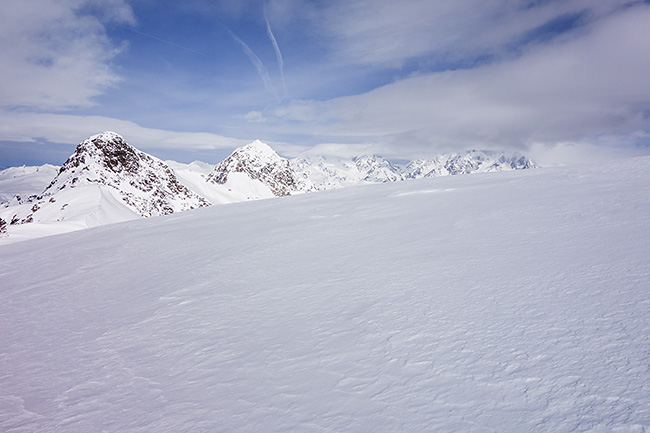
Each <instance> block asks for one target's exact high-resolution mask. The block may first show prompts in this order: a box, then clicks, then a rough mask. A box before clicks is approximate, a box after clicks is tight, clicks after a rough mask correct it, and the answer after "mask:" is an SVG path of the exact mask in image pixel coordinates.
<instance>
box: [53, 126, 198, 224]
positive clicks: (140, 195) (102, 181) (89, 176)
mask: <svg viewBox="0 0 650 433" xmlns="http://www.w3.org/2000/svg"><path fill="white" fill-rule="evenodd" d="M82 185H99V186H102V187H106V188H109V189H110V190H112V191H113V193H115V194H116V195H118V196H119V198H121V199H122V201H123V202H124V203H125V204H126V205H127V206H128V207H130V208H131V209H132V210H134V211H135V212H136V213H138V214H139V215H141V216H154V215H164V214H170V213H173V212H176V211H181V210H187V209H194V208H197V207H203V206H208V205H209V204H210V203H209V202H208V201H207V200H205V199H204V198H202V197H200V196H198V195H197V194H196V193H194V192H192V191H190V190H189V189H188V188H187V187H186V186H184V185H183V184H181V183H180V182H179V181H178V179H177V177H176V174H175V173H174V171H173V170H172V169H171V167H169V166H168V165H167V164H165V163H164V162H162V161H161V160H159V159H157V158H154V157H153V156H151V155H148V154H146V153H144V152H142V151H140V150H138V149H136V148H134V147H133V146H131V145H129V144H128V143H127V142H126V141H124V139H123V138H122V137H121V136H120V135H119V134H116V133H114V132H103V133H101V134H98V135H94V136H92V137H89V138H87V139H86V140H84V141H82V142H81V143H79V145H78V146H77V148H76V150H75V152H74V153H73V154H72V155H71V156H70V157H69V158H68V159H67V161H66V162H65V163H64V164H63V166H62V167H61V169H60V170H59V173H58V175H57V176H56V177H55V178H54V180H53V181H52V182H51V183H50V185H49V186H48V187H47V188H46V189H45V191H44V193H43V195H52V194H55V193H56V192H57V191H61V190H63V189H65V188H75V187H78V186H82Z"/></svg>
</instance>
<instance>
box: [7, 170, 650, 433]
mask: <svg viewBox="0 0 650 433" xmlns="http://www.w3.org/2000/svg"><path fill="white" fill-rule="evenodd" d="M649 166H650V159H648V158H639V159H633V160H622V161H616V162H612V163H608V164H603V165H594V166H576V167H569V168H556V169H539V170H525V171H515V172H503V173H486V174H477V175H474V176H447V177H439V178H431V179H421V180H414V181H411V182H398V183H385V184H380V185H369V186H366V187H363V188H347V189H342V190H335V191H325V192H322V193H319V194H307V195H299V196H292V197H287V198H285V199H282V200H263V201H257V202H247V203H239V204H233V205H229V206H212V207H209V208H203V209H196V210H193V211H191V212H184V213H179V214H174V215H168V216H164V217H160V218H154V219H146V220H145V219H141V220H136V221H129V222H126V223H120V224H114V225H110V226H103V227H97V228H94V229H90V230H84V231H78V232H73V233H67V234H65V235H60V236H53V237H47V238H40V239H35V240H31V241H25V242H20V243H15V244H11V245H4V246H0V278H1V279H2V280H1V281H2V284H0V296H1V297H2V302H1V303H0V329H2V332H0V353H1V355H0V371H2V374H1V375H0V390H1V392H0V431H3V432H9V433H16V432H35V431H37V432H89V431H103V432H125V431H128V432H153V431H155V432H200V431H205V432H208V431H209V432H260V431H263V432H396V431H403V432H418V433H419V432H425V431H426V432H429V431H439V432H517V433H520V432H540V431H549V432H550V431H552V432H586V431H593V432H647V431H649V430H650V364H649V363H648V359H650V292H649V291H648V288H649V287H650V274H649V269H650V266H649V259H648V258H649V257H650V225H649V224H648V215H650V194H648V188H649V186H650V179H649V175H648V173H649V171H648V167H649Z"/></svg>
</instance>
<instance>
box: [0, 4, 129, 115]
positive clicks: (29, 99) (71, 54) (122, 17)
mask: <svg viewBox="0 0 650 433" xmlns="http://www.w3.org/2000/svg"><path fill="white" fill-rule="evenodd" d="M89 11H94V12H96V14H93V15H91V14H90V13H89ZM98 17H99V18H98ZM100 20H107V21H111V22H118V23H123V24H132V23H134V17H133V14H132V11H131V9H130V7H129V6H128V5H126V4H125V3H124V2H123V1H122V0H113V1H110V2H106V3H100V2H98V1H96V0H95V1H73V0H59V1H56V2H52V1H49V0H33V1H29V2H13V1H7V2H1V3H0V53H1V54H0V55H1V56H2V61H0V83H2V84H0V101H2V105H3V106H5V107H10V106H13V107H27V108H33V109H41V110H62V109H67V108H70V107H80V106H89V105H92V104H93V98H95V97H96V96H98V95H100V94H102V93H103V92H104V91H105V90H106V89H107V88H110V87H111V86H114V85H116V83H118V82H119V81H120V77H119V76H118V75H117V74H116V73H115V72H114V71H113V70H112V69H111V67H110V63H111V60H112V59H113V58H114V57H115V56H116V55H117V54H118V53H119V52H120V49H121V48H120V47H117V46H115V45H114V44H113V43H112V42H111V41H110V40H109V39H108V37H107V36H106V33H105V29H104V24H103V23H102V21H100Z"/></svg>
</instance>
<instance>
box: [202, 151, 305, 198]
mask: <svg viewBox="0 0 650 433" xmlns="http://www.w3.org/2000/svg"><path fill="white" fill-rule="evenodd" d="M234 173H242V174H244V175H246V176H247V177H248V178H250V179H252V180H257V181H259V182H261V183H262V184H263V185H265V186H266V187H268V188H269V189H270V191H271V192H272V193H273V195H275V196H278V197H279V196H285V195H291V194H294V193H297V192H307V191H311V190H313V189H314V187H313V185H312V183H311V182H310V180H309V178H308V177H307V175H305V174H303V173H296V171H295V170H294V169H293V168H292V167H291V165H290V164H289V160H287V159H285V158H282V157H280V156H279V155H278V154H277V153H275V151H274V150H273V149H271V148H270V147H269V146H268V145H267V144H265V143H262V142H261V141H259V140H255V141H254V142H252V143H250V144H247V145H246V146H243V147H240V148H238V149H235V151H234V152H233V153H231V154H230V156H228V157H227V158H226V159H225V160H223V161H222V162H220V163H219V164H217V166H216V167H215V168H214V170H213V171H212V173H210V175H209V176H208V179H207V180H208V182H211V183H215V184H225V183H227V182H228V180H229V178H230V177H232V176H233V174H234Z"/></svg>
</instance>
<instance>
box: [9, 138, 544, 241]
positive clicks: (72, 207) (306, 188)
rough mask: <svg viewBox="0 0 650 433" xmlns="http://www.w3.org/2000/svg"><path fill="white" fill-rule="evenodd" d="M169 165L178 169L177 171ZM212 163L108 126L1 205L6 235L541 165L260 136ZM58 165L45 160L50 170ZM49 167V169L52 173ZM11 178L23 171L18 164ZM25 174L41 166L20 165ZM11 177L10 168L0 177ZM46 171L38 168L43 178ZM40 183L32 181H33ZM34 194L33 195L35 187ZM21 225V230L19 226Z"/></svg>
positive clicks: (484, 154) (500, 155) (492, 155)
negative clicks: (301, 149) (174, 157)
mask: <svg viewBox="0 0 650 433" xmlns="http://www.w3.org/2000/svg"><path fill="white" fill-rule="evenodd" d="M172 166H174V167H176V168H175V169H174V168H172ZM209 166H210V165H208V164H205V163H201V162H198V161H195V162H194V163H192V164H181V163H176V162H173V161H170V162H169V163H166V162H163V161H161V160H159V159H158V158H155V157H153V156H151V155H149V154H147V153H145V152H142V151H140V150H138V149H136V148H135V147H133V146H131V145H129V144H128V143H127V142H126V141H125V140H124V139H123V137H122V136H120V135H119V134H117V133H115V132H110V131H106V132H103V133H101V134H97V135H94V136H91V137H89V138H87V139H86V140H84V141H82V142H81V143H79V145H78V146H77V148H76V149H75V152H74V153H73V154H72V155H71V156H70V157H69V158H68V159H67V160H66V162H65V163H64V164H63V165H62V166H61V167H60V168H59V169H58V171H57V174H56V176H55V177H54V179H52V180H51V181H50V182H49V184H48V185H47V186H46V187H45V188H44V189H43V190H41V191H39V192H34V190H31V191H29V192H30V193H29V194H27V195H25V192H26V191H28V190H26V189H24V190H21V191H23V192H21V193H22V194H23V195H21V196H18V195H16V196H14V197H13V198H12V199H11V200H9V201H5V202H4V203H3V204H2V205H1V206H2V207H0V219H1V220H2V221H4V224H1V222H0V225H2V227H1V228H0V231H2V233H0V234H4V236H5V237H6V235H7V233H10V232H13V231H15V230H16V229H14V227H15V226H20V225H24V224H28V223H47V224H50V223H59V224H60V223H62V222H64V221H65V222H66V223H68V226H67V227H68V228H67V229H64V228H63V226H61V227H60V228H59V229H60V230H64V231H65V230H72V229H74V230H76V229H79V228H87V227H94V226H97V225H103V224H108V223H112V222H119V221H124V220H127V219H133V218H138V217H152V216H159V215H167V214H171V213H174V212H182V211H185V210H190V209H195V208H199V207H206V206H210V205H213V204H225V203H233V202H240V201H246V200H257V199H264V198H272V197H283V196H289V195H295V194H302V193H307V192H314V191H319V190H327V189H335V188H343V187H348V186H354V185H363V184H372V183H387V182H399V181H404V180H411V179H420V178H425V177H436V176H447V175H459V174H469V173H478V172H490V171H503V170H519V169H527V168H533V167H536V165H535V163H534V162H532V161H531V160H530V159H528V158H526V157H525V156H524V155H522V154H519V153H516V152H496V151H477V150H474V151H468V152H461V153H453V154H447V155H439V156H437V157H436V158H434V159H432V160H415V161H411V162H410V163H408V164H406V165H397V164H393V163H392V162H390V161H389V160H387V159H385V158H383V157H381V156H378V155H362V156H357V157H354V158H339V157H332V156H323V155H317V156H313V155H312V156H304V157H298V158H293V159H287V158H283V157H281V156H279V155H278V154H277V153H276V152H275V150H273V149H272V148H271V147H270V146H268V145H267V144H266V143H263V142H262V141H260V140H255V141H253V142H251V143H249V144H247V145H245V146H242V147H239V148H237V149H235V150H234V151H233V152H232V153H231V154H230V155H229V156H228V157H227V158H225V159H224V160H223V161H222V162H220V163H219V164H216V165H215V166H214V167H213V168H212V169H211V170H210V171H209V172H208V167H209ZM53 169H55V168H54V167H53V166H48V167H47V170H50V172H51V171H52V170H53ZM47 170H45V169H44V173H45V172H47ZM14 172H15V173H14V176H15V175H16V173H17V174H20V170H14ZM22 172H23V175H24V176H29V175H30V173H32V174H33V175H34V176H35V174H34V173H38V172H39V169H38V168H33V169H32V168H30V169H26V168H25V169H23V170H22ZM3 173H4V174H5V176H4V177H9V175H10V173H9V172H8V171H7V170H4V171H2V172H0V179H3ZM42 175H43V174H39V176H42ZM31 187H32V188H35V186H34V185H31ZM32 192H34V193H32ZM21 230H22V229H21Z"/></svg>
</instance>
